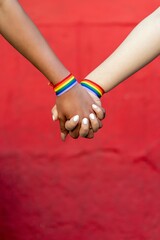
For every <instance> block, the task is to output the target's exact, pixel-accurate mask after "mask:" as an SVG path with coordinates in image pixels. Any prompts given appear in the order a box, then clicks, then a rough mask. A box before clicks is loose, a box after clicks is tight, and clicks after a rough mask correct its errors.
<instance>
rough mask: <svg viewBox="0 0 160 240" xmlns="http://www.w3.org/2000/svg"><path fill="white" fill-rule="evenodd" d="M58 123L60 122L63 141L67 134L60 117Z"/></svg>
mask: <svg viewBox="0 0 160 240" xmlns="http://www.w3.org/2000/svg"><path fill="white" fill-rule="evenodd" d="M59 123H60V130H61V139H62V141H65V139H66V137H67V134H68V131H67V130H66V129H65V120H64V119H60V120H59Z"/></svg>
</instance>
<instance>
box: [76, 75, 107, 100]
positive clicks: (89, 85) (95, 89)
mask: <svg viewBox="0 0 160 240" xmlns="http://www.w3.org/2000/svg"><path fill="white" fill-rule="evenodd" d="M81 85H82V86H83V87H84V88H86V89H87V90H90V91H91V92H92V93H94V94H95V95H96V96H97V97H99V98H101V97H102V95H103V94H104V93H105V91H104V89H103V88H102V87H100V86H99V85H98V84H97V83H95V82H92V81H90V80H88V79H84V80H82V81H81Z"/></svg>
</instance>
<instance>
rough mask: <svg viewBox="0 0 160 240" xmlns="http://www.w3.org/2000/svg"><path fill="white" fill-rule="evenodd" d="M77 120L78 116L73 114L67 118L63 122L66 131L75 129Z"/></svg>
mask: <svg viewBox="0 0 160 240" xmlns="http://www.w3.org/2000/svg"><path fill="white" fill-rule="evenodd" d="M78 122H79V116H78V115H75V116H74V117H72V118H71V119H70V120H67V121H66V123H65V128H66V129H67V130H68V131H72V130H74V129H75V127H76V126H77V124H78Z"/></svg>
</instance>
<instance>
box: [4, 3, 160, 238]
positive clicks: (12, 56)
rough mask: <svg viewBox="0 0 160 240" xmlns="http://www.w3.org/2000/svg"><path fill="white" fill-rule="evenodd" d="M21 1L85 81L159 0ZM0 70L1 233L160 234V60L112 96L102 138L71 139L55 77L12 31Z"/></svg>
mask: <svg viewBox="0 0 160 240" xmlns="http://www.w3.org/2000/svg"><path fill="white" fill-rule="evenodd" d="M21 3H22V5H23V6H24V8H25V9H26V11H27V12H28V13H29V15H30V16H31V17H32V19H33V20H34V21H35V22H36V24H37V25H38V27H39V28H40V30H41V31H42V32H43V34H44V36H45V37H46V38H47V40H48V41H49V43H50V44H51V46H52V47H53V49H54V50H55V52H56V53H57V54H58V56H59V57H60V59H61V60H62V61H63V63H64V64H65V65H66V66H67V67H68V68H69V69H70V71H71V72H73V73H74V74H75V75H76V76H77V77H78V78H79V79H80V78H82V77H84V76H85V75H86V74H87V73H88V72H89V71H91V70H92V69H93V68H94V67H96V66H97V65H98V64H99V63H100V62H102V61H103V60H104V59H105V58H106V57H107V56H109V54H111V53H112V51H113V50H114V49H115V48H116V47H117V46H118V45H119V44H120V43H121V42H122V40H123V39H124V38H125V37H126V36H127V34H128V33H129V32H130V30H131V29H132V28H133V27H134V26H135V25H136V24H137V23H138V22H139V21H140V20H141V19H143V18H144V17H145V16H147V15H148V14H149V13H151V12H152V11H153V10H154V9H156V8H157V7H158V5H159V3H160V2H159V0H147V1H146V0H139V1H138V0H130V1H128V0H112V1H107V0H100V1H97V0H81V1H73V0H68V1H67V0H61V1H59V0H54V1H53V0H46V1H42V0H41V1H40V0H32V1H25V0H21ZM0 68H1V73H0V76H1V81H0V88H1V94H0V116H1V117H0V240H10V239H12V240H36V239H37V240H75V239H76V240H124V239H126V240H131V239H132V240H150V239H153V240H159V239H160V140H159V139H160V127H159V126H160V125H159V122H160V111H159V104H160V94H159V91H160V80H159V78H160V71H159V59H156V60H155V61H153V62H152V63H151V64H150V65H148V66H147V67H146V68H144V69H143V70H141V71H140V72H138V73H137V74H135V75H134V76H133V77H131V78H130V79H129V80H128V81H126V82H125V83H123V84H121V86H118V87H117V88H116V89H114V90H113V91H112V92H110V93H109V94H107V95H106V96H104V98H103V104H104V106H105V107H106V110H107V113H108V117H107V118H106V119H105V120H104V127H103V129H102V130H101V131H100V132H99V133H97V134H96V136H95V138H94V139H93V140H87V139H79V140H76V141H75V140H72V139H69V138H68V140H67V141H66V143H63V142H61V140H60V137H59V129H58V123H53V122H52V119H51V114H50V110H51V107H52V105H53V104H54V100H55V97H54V96H53V94H52V92H51V90H50V89H49V88H48V85H47V81H46V80H45V78H44V77H43V76H42V75H41V74H40V73H39V72H38V71H37V70H36V69H34V67H33V66H31V65H30V63H28V62H27V61H26V60H25V59H24V58H23V57H22V56H20V54H19V53H17V52H16V51H15V50H14V49H13V48H12V47H11V46H10V45H9V44H8V43H7V42H6V41H5V40H4V39H3V38H1V39H0Z"/></svg>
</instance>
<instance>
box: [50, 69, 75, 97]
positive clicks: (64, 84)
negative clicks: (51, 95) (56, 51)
mask: <svg viewBox="0 0 160 240" xmlns="http://www.w3.org/2000/svg"><path fill="white" fill-rule="evenodd" d="M77 83H78V82H77V80H76V78H75V77H74V76H73V75H72V74H71V73H70V74H69V75H68V76H67V77H65V78H64V79H63V80H61V81H60V82H58V83H57V84H55V85H53V84H52V83H49V85H50V86H52V87H53V90H54V92H55V94H56V96H61V95H62V94H64V93H65V92H67V91H69V90H70V89H71V88H73V87H74V86H75V85H76V84H77Z"/></svg>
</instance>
